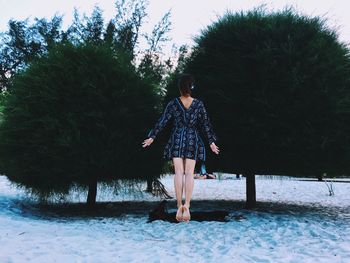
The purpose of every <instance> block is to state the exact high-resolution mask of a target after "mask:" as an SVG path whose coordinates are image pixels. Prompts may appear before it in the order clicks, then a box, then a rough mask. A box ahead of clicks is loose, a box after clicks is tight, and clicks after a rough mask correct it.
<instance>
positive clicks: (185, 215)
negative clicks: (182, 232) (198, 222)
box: [143, 74, 219, 222]
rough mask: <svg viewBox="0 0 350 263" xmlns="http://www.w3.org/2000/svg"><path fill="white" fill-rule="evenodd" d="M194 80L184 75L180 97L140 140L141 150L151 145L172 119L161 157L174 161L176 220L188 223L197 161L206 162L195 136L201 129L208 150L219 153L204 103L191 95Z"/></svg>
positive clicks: (181, 77) (203, 149)
mask: <svg viewBox="0 0 350 263" xmlns="http://www.w3.org/2000/svg"><path fill="white" fill-rule="evenodd" d="M193 85H194V79H193V77H192V76H191V75H189V74H183V75H181V76H180V78H179V80H178V88H179V91H180V95H181V96H180V97H176V98H174V99H172V100H170V101H169V102H168V104H167V105H166V107H165V110H164V112H163V114H162V116H161V117H160V118H159V120H158V121H157V123H156V125H155V127H154V129H152V130H151V131H150V132H149V133H148V136H147V137H148V139H146V140H144V141H143V147H146V146H149V145H151V143H152V142H153V141H154V139H155V137H156V136H157V134H158V133H159V132H160V131H161V130H162V129H163V128H164V126H165V125H166V124H167V122H168V121H169V120H170V119H171V118H173V120H174V126H173V127H172V131H171V136H170V138H169V140H168V142H167V144H166V146H165V149H164V153H163V158H164V159H166V160H173V163H174V170H175V177H174V185H175V192H176V199H177V207H178V210H177V213H176V220H178V221H186V222H188V221H189V220H190V218H191V215H190V210H189V208H190V201H191V197H192V192H193V185H194V178H193V174H194V168H195V164H196V161H197V160H200V161H205V159H206V153H205V145H204V142H203V140H202V138H201V137H200V135H199V134H198V129H199V128H200V129H202V131H203V133H204V134H205V135H206V137H207V139H208V142H209V145H210V148H211V150H212V151H213V152H214V153H216V154H219V147H218V146H216V144H215V142H216V141H217V137H216V135H215V133H214V131H213V129H212V125H211V123H210V121H209V117H208V115H207V112H206V109H205V107H204V104H203V102H202V101H201V100H199V99H196V98H193V97H192V96H191V90H192V89H193V88H194V86H193ZM183 175H185V185H184V186H185V203H184V204H182V193H183V192H182V189H183Z"/></svg>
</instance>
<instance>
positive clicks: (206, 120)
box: [199, 102, 217, 145]
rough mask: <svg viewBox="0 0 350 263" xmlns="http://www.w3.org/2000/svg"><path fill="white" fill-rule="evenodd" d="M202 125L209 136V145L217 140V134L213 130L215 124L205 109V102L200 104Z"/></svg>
mask: <svg viewBox="0 0 350 263" xmlns="http://www.w3.org/2000/svg"><path fill="white" fill-rule="evenodd" d="M199 119H200V124H201V125H200V126H201V129H202V131H203V133H204V134H205V135H206V136H207V139H208V141H209V145H210V144H212V142H216V141H217V136H216V134H215V132H214V130H213V126H212V125H211V122H210V119H209V116H208V113H207V111H206V109H205V106H204V103H203V102H202V103H201V106H200V116H199Z"/></svg>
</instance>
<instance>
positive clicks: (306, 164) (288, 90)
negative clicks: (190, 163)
mask: <svg viewBox="0 0 350 263" xmlns="http://www.w3.org/2000/svg"><path fill="white" fill-rule="evenodd" d="M195 40H196V45H195V47H194V50H193V52H192V54H191V57H190V58H189V59H188V60H186V64H185V66H183V71H185V72H189V73H192V74H194V76H195V78H196V80H197V82H196V92H197V93H196V95H197V96H198V97H201V98H202V99H203V100H204V101H205V104H206V105H207V108H208V112H209V114H210V117H211V119H212V123H213V126H214V129H215V130H216V132H217V134H218V137H219V141H218V145H219V147H221V154H220V155H219V156H218V157H216V156H215V157H213V155H210V156H211V157H212V158H209V160H208V161H209V166H211V167H213V168H214V167H215V168H214V169H217V170H226V171H228V172H238V173H242V172H246V171H253V172H255V173H258V174H264V173H269V174H291V175H296V174H298V175H301V174H303V175H315V174H318V173H321V172H328V173H344V172H348V171H349V168H350V167H349V163H350V162H349V161H350V160H349V157H350V156H349V153H350V151H349V146H350V140H349V139H350V137H349V134H350V133H349V131H350V129H349V128H350V118H349V117H350V116H349V109H350V107H349V106H350V104H349V102H350V101H349V88H350V81H349V80H350V78H349V76H350V62H349V49H348V48H347V47H346V45H345V44H343V43H340V42H339V40H338V38H337V34H336V32H335V31H333V30H331V29H330V28H328V27H327V25H326V21H325V20H322V19H320V18H318V17H313V18H310V17H307V16H304V15H300V14H298V13H297V12H295V11H294V10H293V9H286V10H283V11H280V12H273V13H269V12H266V11H265V10H263V9H256V10H253V11H249V12H240V13H232V12H227V13H226V14H225V15H224V16H223V17H221V18H220V19H219V20H218V21H217V22H215V23H213V24H212V25H210V26H208V27H207V28H206V29H204V30H203V31H202V32H201V34H200V35H199V36H197V37H196V39H195ZM175 85H176V81H172V82H171V84H169V89H170V90H173V91H175V90H176V89H175Z"/></svg>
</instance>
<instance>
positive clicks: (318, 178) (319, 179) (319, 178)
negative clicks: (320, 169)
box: [317, 173, 323, 181]
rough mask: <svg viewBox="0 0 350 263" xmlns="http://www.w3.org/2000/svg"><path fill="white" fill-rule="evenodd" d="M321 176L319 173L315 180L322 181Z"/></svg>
mask: <svg viewBox="0 0 350 263" xmlns="http://www.w3.org/2000/svg"><path fill="white" fill-rule="evenodd" d="M322 175H323V174H322V173H319V174H318V175H317V180H318V181H323V176H322Z"/></svg>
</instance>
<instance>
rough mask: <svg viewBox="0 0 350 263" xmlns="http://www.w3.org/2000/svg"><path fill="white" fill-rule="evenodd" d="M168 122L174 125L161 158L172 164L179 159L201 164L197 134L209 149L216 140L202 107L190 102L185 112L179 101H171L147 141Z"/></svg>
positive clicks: (201, 150)
mask: <svg viewBox="0 0 350 263" xmlns="http://www.w3.org/2000/svg"><path fill="white" fill-rule="evenodd" d="M170 119H173V121H174V125H173V127H172V130H171V136H170V138H169V140H168V142H167V144H166V146H165V149H164V153H163V158H164V159H166V160H172V158H173V157H182V158H189V159H194V160H200V161H205V160H206V152H205V145H204V142H203V139H202V138H201V136H200V134H199V130H201V131H202V132H203V134H205V136H206V137H207V139H208V142H209V145H210V144H211V143H212V142H216V141H217V136H216V134H215V133H214V131H213V128H212V125H211V123H210V120H209V117H208V114H207V111H206V109H205V107H204V103H203V102H202V101H201V100H199V99H197V98H193V101H192V103H191V105H190V107H189V108H185V106H184V105H183V103H182V101H181V99H180V98H179V97H176V98H174V99H172V100H171V101H169V102H168V104H167V105H166V107H165V109H164V112H163V114H162V115H161V117H160V118H159V119H158V121H157V123H156V125H155V127H154V128H153V129H152V130H150V132H149V133H148V136H147V137H148V138H153V139H154V138H155V137H156V136H157V134H158V133H159V132H160V131H161V130H162V129H163V128H164V126H165V125H166V124H167V123H168V121H169V120H170Z"/></svg>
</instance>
